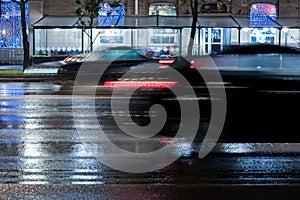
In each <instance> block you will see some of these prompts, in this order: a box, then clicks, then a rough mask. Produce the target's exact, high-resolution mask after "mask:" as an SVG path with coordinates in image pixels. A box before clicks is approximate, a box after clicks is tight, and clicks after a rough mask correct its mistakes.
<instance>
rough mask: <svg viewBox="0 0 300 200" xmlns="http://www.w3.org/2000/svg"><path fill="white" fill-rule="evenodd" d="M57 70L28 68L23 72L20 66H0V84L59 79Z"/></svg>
mask: <svg viewBox="0 0 300 200" xmlns="http://www.w3.org/2000/svg"><path fill="white" fill-rule="evenodd" d="M57 72H58V69H46V68H45V69H34V68H28V69H25V70H24V72H23V66H22V65H0V82H6V81H7V82H10V81H45V80H49V79H51V80H53V79H61V78H62V77H60V76H59V75H58V73H57Z"/></svg>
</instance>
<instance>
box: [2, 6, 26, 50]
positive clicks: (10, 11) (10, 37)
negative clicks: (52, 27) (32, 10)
mask: <svg viewBox="0 0 300 200" xmlns="http://www.w3.org/2000/svg"><path fill="white" fill-rule="evenodd" d="M25 9H26V24H27V28H28V4H26V7H25ZM21 27H22V26H21V10H20V6H19V5H18V4H17V3H14V2H11V1H2V6H1V21H0V48H22V46H23V45H22V29H21Z"/></svg>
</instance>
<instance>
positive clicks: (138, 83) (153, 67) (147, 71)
mask: <svg viewBox="0 0 300 200" xmlns="http://www.w3.org/2000/svg"><path fill="white" fill-rule="evenodd" d="M169 68H172V69H173V70H174V71H176V72H177V73H178V74H179V75H180V76H181V75H182V76H184V77H185V78H186V79H188V78H189V77H192V76H194V74H195V73H197V70H196V69H195V67H194V66H193V65H192V64H191V63H190V62H189V61H187V60H186V59H185V58H183V57H181V56H176V57H166V58H156V59H152V60H150V61H148V62H143V63H140V64H137V65H133V66H131V67H130V68H129V69H127V72H129V74H127V75H126V76H124V77H123V75H124V74H125V73H123V74H122V76H120V77H115V79H106V81H105V82H103V86H104V87H108V88H123V89H126V88H129V89H130V88H140V89H144V90H146V89H147V90H151V89H152V91H154V90H155V89H170V88H172V87H176V86H179V85H180V82H179V80H176V77H174V76H173V75H172V72H171V71H169ZM131 70H132V73H130V71H131ZM161 91H162V90H161Z"/></svg>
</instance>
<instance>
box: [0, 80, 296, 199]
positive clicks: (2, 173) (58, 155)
mask: <svg viewBox="0 0 300 200" xmlns="http://www.w3.org/2000/svg"><path fill="white" fill-rule="evenodd" d="M67 93H68V92H67V91H62V88H61V86H60V85H58V84H53V83H47V82H44V83H39V82H33V83H30V82H27V83H0V94H1V97H0V105H1V107H0V149H1V151H0V183H1V185H0V191H1V192H0V199H54V198H58V199H182V198H186V199H189V198H190V199H196V198H202V197H210V198H217V199H224V197H225V198H233V197H235V198H244V199H245V198H246V199H258V198H272V199H282V198H283V197H285V198H288V199H296V198H299V196H300V192H299V186H300V156H299V155H300V154H299V153H300V148H299V145H298V143H264V144H259V143H231V144H230V143H228V141H223V142H222V141H221V143H219V144H218V145H217V147H216V148H215V149H214V151H213V152H212V153H211V154H210V155H209V156H208V157H206V158H204V159H199V158H198V155H197V145H195V146H193V148H192V149H190V151H186V152H185V153H184V155H183V156H181V157H180V159H178V160H177V161H176V162H174V163H173V164H171V165H169V166H167V167H165V168H163V169H161V170H155V171H153V172H149V173H142V174H134V173H125V172H120V171H117V170H114V169H111V168H109V167H107V166H105V165H103V164H102V163H101V162H100V161H99V160H98V159H96V157H97V155H95V154H94V152H91V151H90V149H89V148H88V147H87V145H86V144H85V143H84V142H83V141H85V140H89V141H90V140H91V138H90V135H89V133H90V132H91V131H93V130H95V129H96V128H95V124H93V123H92V122H91V120H90V119H91V117H92V116H91V115H90V114H89V112H84V115H83V116H82V120H84V122H85V126H84V127H85V128H86V127H88V128H87V129H86V134H80V135H79V134H78V132H77V131H76V126H75V124H74V120H73V113H72V97H71V96H70V95H67ZM95 101H96V113H97V116H98V120H99V121H100V123H101V125H102V128H103V130H104V132H105V133H106V134H107V135H108V137H109V138H110V139H111V140H112V141H114V142H115V143H116V144H118V145H119V146H121V147H122V148H124V149H127V150H131V151H135V152H148V151H153V150H155V149H158V148H161V147H162V146H164V145H165V144H168V143H169V142H170V139H169V138H168V137H166V136H155V137H153V138H151V139H145V140H138V141H136V140H131V139H128V137H127V136H124V135H123V134H121V133H120V130H119V129H118V128H117V127H116V126H115V124H114V122H113V120H112V116H113V115H124V114H126V113H122V112H119V113H111V112H110V110H109V104H110V100H109V98H107V97H106V96H101V95H100V96H97V98H96V100H95ZM81 102H82V103H81V104H80V107H79V108H78V107H77V108H75V109H80V110H82V111H86V110H89V109H90V107H89V105H87V104H85V100H84V98H83V99H82V100H81ZM139 102H140V103H142V104H143V101H139ZM73 109H74V108H73ZM136 117H137V118H141V117H143V116H141V115H138V116H136ZM95 143H96V141H95ZM97 145H101V144H99V143H98V144H97ZM184 145H186V143H185V141H184V139H183V140H180V141H175V144H174V148H173V150H174V153H175V154H176V153H182V148H183V147H184ZM106 156H107V157H114V155H113V154H112V153H107V154H106Z"/></svg>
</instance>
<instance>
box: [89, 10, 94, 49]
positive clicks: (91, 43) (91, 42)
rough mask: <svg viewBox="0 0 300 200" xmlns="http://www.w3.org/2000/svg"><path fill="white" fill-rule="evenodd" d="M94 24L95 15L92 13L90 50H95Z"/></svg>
mask: <svg viewBox="0 0 300 200" xmlns="http://www.w3.org/2000/svg"><path fill="white" fill-rule="evenodd" d="M93 24H94V16H93V15H91V24H90V31H91V32H90V45H91V48H90V50H91V51H93V43H94V41H93Z"/></svg>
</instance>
